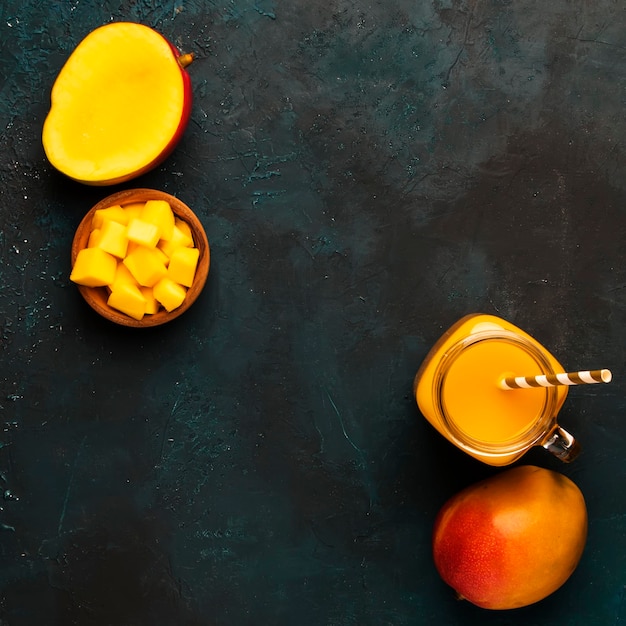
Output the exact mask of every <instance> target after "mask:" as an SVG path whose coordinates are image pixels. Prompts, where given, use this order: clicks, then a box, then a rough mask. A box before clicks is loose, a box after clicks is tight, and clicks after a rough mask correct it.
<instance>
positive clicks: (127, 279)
mask: <svg viewBox="0 0 626 626" xmlns="http://www.w3.org/2000/svg"><path fill="white" fill-rule="evenodd" d="M120 285H135V286H136V287H138V286H139V283H138V282H137V279H136V278H135V277H134V276H133V275H132V274H131V273H130V270H129V269H128V268H127V267H126V266H125V265H124V263H122V262H118V264H117V268H116V270H115V278H114V279H113V282H112V283H111V285H110V286H111V289H112V290H115V289H116V288H117V287H119V286H120Z"/></svg>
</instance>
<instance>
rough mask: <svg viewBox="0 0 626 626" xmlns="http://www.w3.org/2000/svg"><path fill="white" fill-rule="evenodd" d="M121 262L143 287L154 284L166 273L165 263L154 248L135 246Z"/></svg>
mask: <svg viewBox="0 0 626 626" xmlns="http://www.w3.org/2000/svg"><path fill="white" fill-rule="evenodd" d="M122 263H124V265H125V266H126V267H127V268H128V269H129V270H130V273H131V274H132V275H133V276H134V277H135V279H136V280H137V282H138V283H139V284H140V285H143V286H144V287H152V286H154V285H155V284H156V283H157V282H158V281H159V280H161V278H163V277H164V276H165V274H166V273H167V268H166V267H165V264H164V263H163V261H162V260H161V258H160V256H159V254H158V252H156V250H155V249H154V248H146V247H145V246H137V247H136V248H134V249H133V251H132V252H129V253H128V254H127V255H126V257H125V258H124V260H123V261H122Z"/></svg>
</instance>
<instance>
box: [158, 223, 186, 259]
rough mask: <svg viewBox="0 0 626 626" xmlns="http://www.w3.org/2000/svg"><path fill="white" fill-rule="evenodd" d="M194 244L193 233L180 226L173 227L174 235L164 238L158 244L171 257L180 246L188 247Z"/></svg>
mask: <svg viewBox="0 0 626 626" xmlns="http://www.w3.org/2000/svg"><path fill="white" fill-rule="evenodd" d="M191 246H193V238H192V237H191V234H187V233H186V232H185V230H184V229H182V228H180V227H179V226H176V225H175V226H174V228H172V236H171V238H170V239H168V240H165V239H162V240H161V241H159V243H158V244H157V247H158V248H159V249H160V250H163V252H165V254H167V256H168V257H171V256H172V254H173V253H174V251H175V250H177V249H178V248H188V247H191Z"/></svg>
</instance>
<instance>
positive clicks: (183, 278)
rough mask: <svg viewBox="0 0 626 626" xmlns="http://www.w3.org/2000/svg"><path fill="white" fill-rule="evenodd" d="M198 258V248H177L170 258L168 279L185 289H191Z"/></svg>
mask: <svg viewBox="0 0 626 626" xmlns="http://www.w3.org/2000/svg"><path fill="white" fill-rule="evenodd" d="M199 257H200V250H198V248H177V249H176V250H174V252H173V253H172V256H171V257H170V263H169V266H168V268H167V275H168V277H169V278H171V279H172V280H174V281H176V282H177V283H180V284H181V285H184V286H185V287H191V285H192V284H193V278H194V276H195V275H196V267H197V265H198V258H199Z"/></svg>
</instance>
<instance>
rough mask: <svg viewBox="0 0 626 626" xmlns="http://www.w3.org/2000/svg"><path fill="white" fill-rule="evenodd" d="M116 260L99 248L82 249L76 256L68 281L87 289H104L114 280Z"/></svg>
mask: <svg viewBox="0 0 626 626" xmlns="http://www.w3.org/2000/svg"><path fill="white" fill-rule="evenodd" d="M116 267H117V260H116V259H115V257H114V256H112V255H111V254H109V253H108V252H105V251H104V250H102V249H101V248H83V249H82V250H81V251H80V252H79V253H78V255H77V256H76V261H75V262H74V267H73V268H72V272H71V274H70V280H71V281H73V282H75V283H78V284H80V285H85V286H87V287H104V286H105V285H110V284H111V283H112V282H113V279H114V278H115V269H116Z"/></svg>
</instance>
